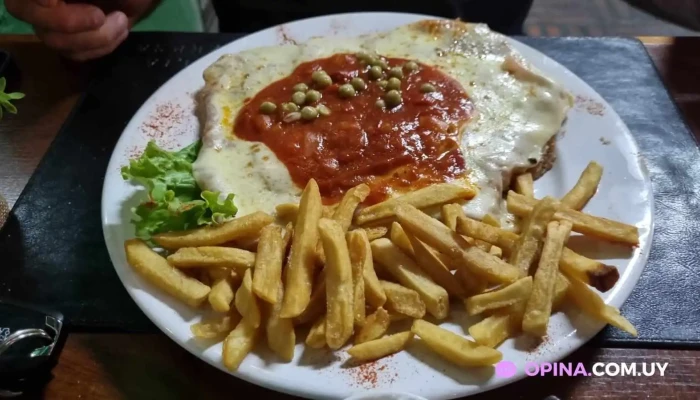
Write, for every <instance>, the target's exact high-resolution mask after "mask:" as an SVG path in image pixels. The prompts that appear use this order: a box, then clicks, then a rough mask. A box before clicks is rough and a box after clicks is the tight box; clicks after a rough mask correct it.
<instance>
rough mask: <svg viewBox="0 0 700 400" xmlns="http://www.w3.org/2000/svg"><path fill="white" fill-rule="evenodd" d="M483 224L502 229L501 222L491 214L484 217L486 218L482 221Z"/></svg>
mask: <svg viewBox="0 0 700 400" xmlns="http://www.w3.org/2000/svg"><path fill="white" fill-rule="evenodd" d="M481 222H483V223H485V224H486V225H491V226H495V227H496V228H500V227H501V222H500V221H499V220H497V219H496V217H494V216H493V215H491V214H486V215H484V218H483V219H482V220H481Z"/></svg>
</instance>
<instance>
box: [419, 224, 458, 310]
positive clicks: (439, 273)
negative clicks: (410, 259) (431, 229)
mask: <svg viewBox="0 0 700 400" xmlns="http://www.w3.org/2000/svg"><path fill="white" fill-rule="evenodd" d="M408 238H409V240H410V241H411V246H412V247H413V249H414V257H415V259H416V263H417V264H418V266H419V267H420V268H422V269H423V271H425V272H426V273H427V274H428V275H429V276H430V278H432V279H433V281H434V282H435V283H437V284H438V285H440V286H442V287H443V288H444V289H445V290H446V291H447V293H448V294H450V295H451V296H456V297H460V298H462V297H466V296H467V292H466V291H465V290H464V288H463V287H462V285H461V284H460V283H459V281H458V280H457V278H455V276H454V275H452V272H450V270H449V269H448V268H447V266H446V265H445V264H443V262H442V261H441V260H440V258H439V257H438V253H437V251H435V250H433V249H431V248H430V247H428V245H426V244H425V243H423V242H421V241H420V240H418V239H417V238H416V237H415V236H412V235H410V236H409V237H408Z"/></svg>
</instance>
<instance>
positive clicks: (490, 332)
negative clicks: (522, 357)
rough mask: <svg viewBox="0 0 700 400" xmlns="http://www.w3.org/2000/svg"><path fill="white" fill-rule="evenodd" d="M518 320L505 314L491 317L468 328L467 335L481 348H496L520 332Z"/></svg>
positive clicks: (514, 316)
mask: <svg viewBox="0 0 700 400" xmlns="http://www.w3.org/2000/svg"><path fill="white" fill-rule="evenodd" d="M514 320H517V321H514ZM521 320H522V312H521V314H520V318H518V316H516V315H511V314H509V313H506V312H500V313H497V314H494V315H491V316H489V317H487V318H485V319H483V320H481V321H480V322H478V323H476V324H474V325H472V326H470V327H469V334H470V335H471V337H472V338H473V339H474V341H475V342H477V343H478V344H480V345H482V346H486V347H491V348H496V347H498V346H499V345H500V344H501V343H503V342H504V341H505V340H506V339H508V338H509V337H513V336H515V335H517V334H518V333H519V332H520V323H516V322H520V321H521Z"/></svg>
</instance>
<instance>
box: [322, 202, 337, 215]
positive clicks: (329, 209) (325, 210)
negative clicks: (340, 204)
mask: <svg viewBox="0 0 700 400" xmlns="http://www.w3.org/2000/svg"><path fill="white" fill-rule="evenodd" d="M336 206H337V204H333V205H324V206H323V207H322V208H321V218H333V213H334V212H335V208H336Z"/></svg>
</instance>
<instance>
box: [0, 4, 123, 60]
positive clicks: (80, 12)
mask: <svg viewBox="0 0 700 400" xmlns="http://www.w3.org/2000/svg"><path fill="white" fill-rule="evenodd" d="M5 5H6V7H7V10H8V11H9V12H10V13H11V14H12V15H14V16H15V17H17V18H19V19H21V20H24V21H26V22H28V23H30V24H32V25H33V26H34V29H35V30H36V33H37V36H39V38H40V39H41V40H42V41H43V42H44V43H46V45H47V46H49V47H51V48H53V49H55V50H57V51H59V52H60V53H61V54H63V55H65V56H66V57H68V58H71V59H74V60H77V61H85V60H89V59H93V58H98V57H101V56H104V55H106V54H109V53H111V52H112V51H114V49H115V48H116V47H117V46H119V44H120V43H121V42H123V41H124V39H126V37H127V36H128V34H129V27H130V23H129V18H128V17H127V14H125V13H124V12H123V11H121V10H115V11H111V12H109V13H108V14H105V12H104V11H103V10H102V9H101V8H100V7H98V6H96V5H93V4H87V3H66V2H64V1H63V0H5Z"/></svg>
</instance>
